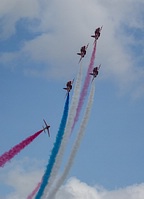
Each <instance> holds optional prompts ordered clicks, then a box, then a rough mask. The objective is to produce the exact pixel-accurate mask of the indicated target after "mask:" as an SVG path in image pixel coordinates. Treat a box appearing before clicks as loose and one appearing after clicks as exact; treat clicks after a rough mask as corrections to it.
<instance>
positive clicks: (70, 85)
mask: <svg viewBox="0 0 144 199" xmlns="http://www.w3.org/2000/svg"><path fill="white" fill-rule="evenodd" d="M73 82H74V79H73V81H68V82H67V83H66V88H63V89H65V90H67V92H68V93H69V92H70V91H71V89H72V84H73Z"/></svg>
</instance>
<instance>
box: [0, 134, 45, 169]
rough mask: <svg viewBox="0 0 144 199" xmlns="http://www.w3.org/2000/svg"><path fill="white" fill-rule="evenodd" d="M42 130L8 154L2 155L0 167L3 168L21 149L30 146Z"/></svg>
mask: <svg viewBox="0 0 144 199" xmlns="http://www.w3.org/2000/svg"><path fill="white" fill-rule="evenodd" d="M41 132H43V130H40V131H38V132H37V133H35V134H34V135H32V136H30V137H28V138H26V139H25V140H23V141H22V142H20V143H19V144H17V145H16V146H14V147H13V148H12V149H10V150H9V151H8V152H5V153H4V154H3V155H1V156H0V167H3V166H4V165H5V163H6V162H8V161H9V160H11V159H12V158H13V157H14V156H15V155H17V154H18V153H19V152H20V151H21V150H22V149H24V148H25V147H26V146H27V145H28V144H30V143H31V142H32V141H33V140H34V139H35V138H36V137H37V136H38V135H39V134H40V133H41Z"/></svg>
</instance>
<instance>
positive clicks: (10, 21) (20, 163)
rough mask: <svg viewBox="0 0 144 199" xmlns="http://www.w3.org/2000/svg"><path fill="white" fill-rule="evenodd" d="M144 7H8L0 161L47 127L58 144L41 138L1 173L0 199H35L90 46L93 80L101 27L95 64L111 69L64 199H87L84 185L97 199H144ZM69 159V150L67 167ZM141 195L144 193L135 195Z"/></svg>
mask: <svg viewBox="0 0 144 199" xmlns="http://www.w3.org/2000/svg"><path fill="white" fill-rule="evenodd" d="M143 6H144V2H143V1H142V0H137V1H136V0H131V1H128V0H125V1H124V0H122V1H120V2H117V1H115V0H111V1H109V2H107V1H105V0H101V1H98V0H89V1H86V0H78V1H76V0H74V1H71V2H67V1H65V0H62V1H61V2H59V1H57V0H55V1H46V0H40V1H38V0H35V1H34V0H29V1H28V0H25V1H20V2H18V1H16V0H13V1H10V0H2V2H1V8H0V13H1V15H0V27H1V28H0V93H1V100H0V110H1V111H0V124H1V125H0V154H3V153H4V152H5V151H7V150H9V149H10V148H11V147H13V146H14V145H16V144H18V143H19V142H20V141H22V140H23V139H25V138H26V137H28V136H30V135H32V134H33V133H35V132H36V131H38V130H40V129H41V128H42V125H43V118H45V119H46V120H47V122H48V123H49V124H50V125H51V128H50V130H51V138H50V139H49V138H48V137H47V135H45V134H41V135H40V136H39V137H38V138H37V139H36V140H34V142H33V143H32V144H30V145H29V146H28V147H27V148H25V149H24V150H23V151H22V152H21V153H19V154H18V155H17V156H16V157H14V158H13V159H12V160H11V162H10V163H8V164H6V165H5V167H4V168H1V169H0V198H2V199H3V198H5V199H9V198H26V196H27V195H28V193H30V191H32V190H33V188H34V187H35V186H36V184H37V183H38V182H39V181H40V179H41V177H42V175H43V172H44V169H45V166H46V164H47V161H48V158H49V155H50V152H51V150H52V147H53V143H54V141H55V137H56V134H57V132H58V128H59V125H60V121H61V117H62V113H63V107H64V103H65V91H64V90H63V89H62V88H63V87H64V86H65V83H66V82H67V81H68V80H70V79H73V78H75V77H76V75H77V72H78V67H79V65H78V61H79V57H78V56H77V55H76V53H77V52H78V51H79V49H80V47H81V46H82V45H85V44H87V43H89V47H88V50H87V54H86V57H85V58H84V59H83V62H82V67H83V77H84V76H85V72H86V69H87V67H88V64H89V61H90V56H91V53H92V48H93V39H92V38H91V37H90V35H92V34H93V33H94V31H95V28H96V27H98V26H101V25H103V29H102V32H101V37H100V38H99V40H98V43H97V52H96V59H95V65H98V64H100V63H101V65H102V66H101V69H100V72H99V76H98V77H97V78H96V79H95V85H96V91H95V97H94V103H93V107H92V112H91V116H90V119H89V122H88V125H87V128H86V132H85V136H84V138H83V140H82V143H81V146H80V148H79V150H78V153H77V156H76V158H75V161H74V164H73V166H72V169H71V171H70V173H69V176H68V178H67V180H68V182H65V184H64V186H63V188H62V189H61V190H60V191H59V194H60V195H59V197H58V198H60V197H61V198H63V199H65V197H66V198H67V197H68V196H69V198H70V197H71V195H72V193H71V192H70V191H69V189H68V187H72V188H73V191H74V192H75V196H76V197H77V195H79V194H80V193H78V190H77V189H76V187H78V186H79V189H81V190H83V189H84V190H85V191H86V192H87V193H90V192H91V191H92V192H93V191H94V196H92V197H93V198H95V199H109V198H113V197H114V198H115V199H119V198H124V197H125V198H129V199H131V198H132V197H133V198H136V199H141V198H143V197H144V193H143V190H144V186H143V182H144V174H143V168H144V160H143V151H144V145H143V142H144V135H143V130H144V128H143V118H144V106H143V100H144V68H143V67H144V65H143V63H144V50H143V49H144V42H143V40H144V36H143V35H144V31H143V30H144V22H143V21H144V20H143V19H144V11H143ZM72 94H73V91H72V92H71V98H72ZM70 102H71V99H70ZM81 119H82V115H81V117H80V121H81ZM80 121H79V122H78V125H79V124H80ZM78 125H77V127H76V128H75V131H74V133H73V135H72V137H71V138H70V141H69V144H70V145H71V143H72V140H73V139H74V137H75V135H76V132H77V129H78ZM68 156H69V150H68V151H67V152H66V155H65V157H64V161H66V160H67V158H68ZM63 167H64V165H62V167H61V170H60V172H61V171H62V170H63ZM25 183H29V186H28V187H25V186H24V184H25ZM99 187H101V189H100V188H99ZM102 187H103V188H102ZM99 189H100V191H98V190H99ZM137 189H138V191H137V192H138V193H141V194H139V195H133V194H134V193H135V192H136V191H135V190H137ZM128 190H131V191H130V195H127V193H128V192H129V191H128ZM67 194H69V195H67ZM95 194H96V195H95ZM76 197H75V198H76ZM82 197H83V198H84V196H82ZM89 197H90V196H89ZM92 197H91V198H92Z"/></svg>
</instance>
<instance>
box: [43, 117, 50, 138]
mask: <svg viewBox="0 0 144 199" xmlns="http://www.w3.org/2000/svg"><path fill="white" fill-rule="evenodd" d="M43 121H44V124H45V127H43V131H44V132H45V130H47V133H48V136H49V137H50V132H49V128H50V126H49V125H47V123H46V121H45V120H44V119H43Z"/></svg>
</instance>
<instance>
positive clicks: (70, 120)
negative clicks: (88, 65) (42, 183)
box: [42, 64, 82, 198]
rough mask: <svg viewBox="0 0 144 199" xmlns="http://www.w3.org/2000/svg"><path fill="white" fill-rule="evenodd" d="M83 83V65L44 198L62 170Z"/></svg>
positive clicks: (79, 72) (80, 68)
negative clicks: (60, 169)
mask: <svg viewBox="0 0 144 199" xmlns="http://www.w3.org/2000/svg"><path fill="white" fill-rule="evenodd" d="M81 81H82V64H81V65H80V67H79V71H78V75H77V78H76V83H75V88H74V93H73V97H72V102H71V107H70V111H69V116H68V121H67V124H66V128H65V132H64V136H63V139H62V143H61V146H60V149H59V152H58V155H57V157H56V161H55V164H54V167H53V170H52V172H51V175H50V179H49V183H48V185H47V187H46V189H45V191H44V194H43V197H42V198H46V195H47V193H48V192H49V189H50V187H51V186H52V185H53V182H54V181H55V178H56V175H57V173H58V170H59V168H60V165H61V162H62V158H63V154H64V151H65V148H66V145H67V141H68V138H69V135H70V131H71V128H72V124H73V120H74V116H75V114H76V107H77V104H78V99H79V95H80V88H81Z"/></svg>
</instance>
